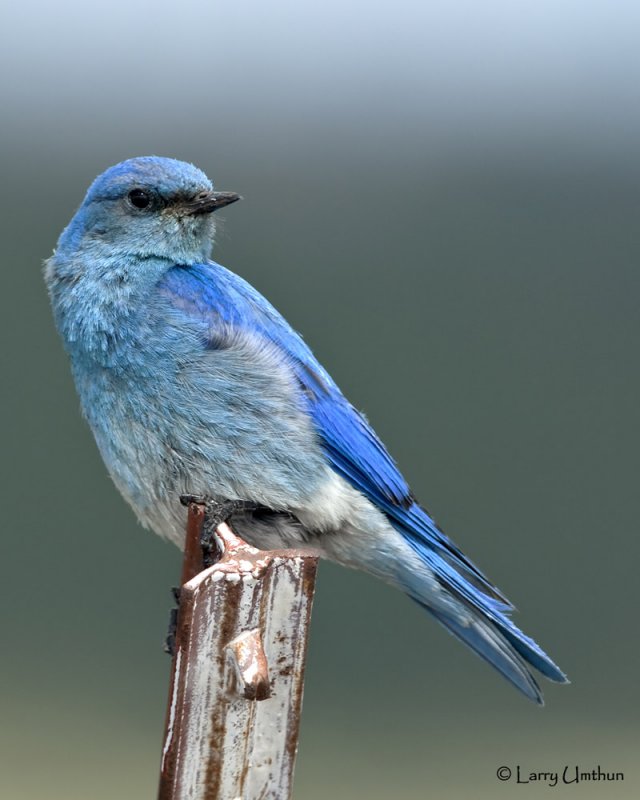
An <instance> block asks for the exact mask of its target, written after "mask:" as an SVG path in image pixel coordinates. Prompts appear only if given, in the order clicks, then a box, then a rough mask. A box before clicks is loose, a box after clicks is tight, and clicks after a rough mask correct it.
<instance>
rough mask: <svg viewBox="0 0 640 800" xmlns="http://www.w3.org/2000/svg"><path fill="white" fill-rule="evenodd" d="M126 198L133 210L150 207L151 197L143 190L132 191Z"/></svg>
mask: <svg viewBox="0 0 640 800" xmlns="http://www.w3.org/2000/svg"><path fill="white" fill-rule="evenodd" d="M128 197H129V202H130V203H131V205H132V206H134V207H135V208H149V206H150V205H151V195H150V194H149V192H145V190H144V189H132V190H131V191H130V192H129V194H128Z"/></svg>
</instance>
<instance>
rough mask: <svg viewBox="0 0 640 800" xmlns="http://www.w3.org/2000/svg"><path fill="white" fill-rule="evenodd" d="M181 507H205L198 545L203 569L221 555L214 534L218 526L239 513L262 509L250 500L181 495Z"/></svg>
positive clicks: (219, 544)
mask: <svg viewBox="0 0 640 800" xmlns="http://www.w3.org/2000/svg"><path fill="white" fill-rule="evenodd" d="M180 502H181V503H182V505H183V506H188V505H189V504H190V503H198V504H199V505H203V506H205V515H204V523H203V525H202V534H201V536H200V544H201V546H202V556H203V562H204V566H205V569H206V568H208V567H210V566H212V565H213V564H215V563H216V561H218V560H219V558H220V556H221V555H222V551H223V547H222V543H221V542H220V539H219V537H218V535H217V533H216V531H217V529H218V525H221V524H222V523H223V522H228V521H229V520H230V519H231V517H232V516H233V515H234V514H237V513H239V512H241V511H257V510H258V509H260V508H262V506H260V505H259V504H258V503H253V502H251V501H250V500H223V501H221V502H220V501H218V500H212V499H211V498H210V497H206V496H204V495H194V494H183V495H182V496H181V497H180Z"/></svg>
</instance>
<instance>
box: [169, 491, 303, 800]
mask: <svg viewBox="0 0 640 800" xmlns="http://www.w3.org/2000/svg"><path fill="white" fill-rule="evenodd" d="M204 516H205V508H204V506H201V505H198V504H196V503H192V504H191V505H190V506H189V513H188V524H187V541H186V546H185V556H184V562H183V573H182V587H181V592H180V605H179V612H178V621H177V630H176V641H175V648H174V656H173V665H172V671H171V684H170V692H169V703H168V709H167V718H166V725H165V736H164V745H163V751H162V764H161V774H160V788H159V793H158V800H268V799H269V798H273V800H276V799H277V800H287V798H290V797H291V787H292V780H293V767H294V762H295V756H296V751H297V743H298V731H299V724H300V712H301V707H302V691H303V680H304V666H305V657H306V647H307V637H308V631H309V622H310V617H311V606H312V602H313V592H314V587H315V575H316V568H317V559H316V558H315V557H314V556H312V555H309V554H306V553H303V552H302V551H298V550H272V551H261V550H257V549H255V548H254V547H250V546H249V545H248V544H246V542H243V541H242V540H241V539H239V538H238V537H237V536H235V534H234V533H233V531H232V530H231V529H230V528H229V526H228V525H226V524H222V525H220V526H219V527H218V529H217V533H218V536H219V537H220V540H221V541H222V543H223V547H224V552H223V553H222V556H221V558H220V559H219V560H218V561H217V562H216V563H215V564H214V565H213V566H211V567H209V568H208V569H204V570H203V569H202V550H201V547H200V533H201V530H202V525H203V522H204Z"/></svg>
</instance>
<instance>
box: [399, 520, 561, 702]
mask: <svg viewBox="0 0 640 800" xmlns="http://www.w3.org/2000/svg"><path fill="white" fill-rule="evenodd" d="M399 516H400V515H394V517H395V519H393V520H392V522H393V523H394V527H396V529H397V530H398V531H399V532H400V533H401V534H402V535H403V536H404V538H405V539H406V540H407V541H408V542H409V544H411V546H412V547H413V549H414V550H415V552H416V553H417V554H418V555H419V556H420V558H421V559H422V560H423V561H424V562H425V563H426V565H427V566H428V567H429V568H430V570H431V571H432V572H433V573H434V574H435V575H436V577H437V579H438V583H439V584H440V586H441V587H442V589H443V590H444V592H445V593H447V595H448V596H450V597H451V599H452V600H453V602H452V603H451V606H450V608H449V607H448V606H447V607H446V608H445V609H444V610H443V608H442V607H438V608H434V606H433V604H432V602H430V600H431V601H432V600H433V595H432V593H433V587H432V586H429V587H425V591H424V592H421V591H420V588H421V587H420V584H419V583H417V582H416V580H415V577H416V576H415V575H410V576H409V575H408V576H407V582H406V584H405V586H404V589H405V591H406V592H407V594H409V596H410V597H412V598H413V599H414V600H415V601H416V602H417V603H418V604H419V605H421V606H422V607H423V608H425V609H426V610H427V611H428V612H429V613H430V614H432V615H433V616H434V617H435V618H436V619H437V620H438V622H440V623H441V624H442V625H444V627H445V628H447V630H448V631H450V633H452V634H453V635H454V636H456V637H457V638H458V639H460V640H461V641H462V642H464V643H465V644H466V645H468V646H469V647H470V648H471V649H472V650H473V651H474V652H476V653H477V654H478V655H479V656H480V657H481V658H483V659H484V660H485V661H488V662H489V664H491V666H493V667H495V669H497V670H498V672H500V673H501V674H502V675H504V677H505V678H506V679H507V680H508V681H510V682H511V683H512V684H513V685H514V686H515V687H516V688H517V689H519V690H520V691H521V692H523V694H525V695H526V696H527V697H529V698H530V699H531V700H534V701H535V702H536V703H539V704H540V705H542V704H543V699H542V693H541V691H540V688H539V686H538V684H537V682H536V680H535V678H534V677H533V675H532V674H531V670H530V667H533V668H534V669H536V670H538V671H539V672H540V673H542V675H544V676H545V677H546V678H549V679H550V680H552V681H556V682H558V683H568V679H567V676H566V675H565V674H564V672H562V670H561V669H560V668H559V667H558V666H556V664H554V662H553V661H552V660H551V659H550V658H549V656H548V655H547V654H546V653H545V652H544V650H542V648H540V647H539V646H538V645H537V644H536V643H535V642H534V641H533V639H530V638H529V637H528V636H526V635H525V634H524V633H523V632H522V631H521V630H520V629H519V628H517V627H516V626H515V625H514V624H513V622H512V621H511V619H510V618H509V616H508V614H509V612H510V611H511V610H512V609H513V606H512V605H511V604H510V603H509V601H508V600H507V599H506V598H505V597H504V596H503V595H502V594H501V592H500V591H499V590H498V589H497V588H496V587H495V586H493V585H492V584H491V583H490V582H489V580H488V579H487V578H486V577H485V576H484V575H483V574H482V573H481V572H480V570H478V568H477V567H475V566H474V565H473V564H472V563H471V562H470V561H469V560H468V559H467V558H466V556H464V555H463V553H462V552H461V551H460V550H459V549H458V548H457V547H456V546H455V545H454V544H453V542H451V540H450V539H448V538H447V537H446V536H445V535H444V534H443V533H442V532H441V531H440V530H439V529H438V528H437V526H436V524H435V523H434V522H433V520H432V519H431V517H429V515H428V514H427V513H426V511H424V510H423V509H422V508H421V507H420V506H418V505H417V504H414V505H413V506H412V507H411V508H410V509H407V511H406V512H405V514H404V515H403V516H404V519H402V520H400V519H398V517H399ZM398 523H400V524H398Z"/></svg>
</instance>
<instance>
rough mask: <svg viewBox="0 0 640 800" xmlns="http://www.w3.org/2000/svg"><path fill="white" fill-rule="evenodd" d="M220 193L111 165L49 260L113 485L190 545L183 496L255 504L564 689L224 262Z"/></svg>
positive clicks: (204, 184) (260, 517)
mask: <svg viewBox="0 0 640 800" xmlns="http://www.w3.org/2000/svg"><path fill="white" fill-rule="evenodd" d="M238 199H239V197H238V195H236V194H233V193H228V192H226V193H225V192H217V191H214V188H213V185H212V184H211V182H210V181H209V179H208V178H207V177H206V175H204V173H202V172H201V171H200V170H199V169H197V168H196V167H194V166H192V165H191V164H187V163H183V162H181V161H176V160H173V159H169V158H158V157H155V156H149V157H143V158H132V159H129V160H127V161H124V162H122V163H121V164H117V165H116V166H114V167H111V168H110V169H108V170H107V171H106V172H105V173H103V174H102V175H100V176H99V177H98V178H97V179H96V180H95V181H94V182H93V184H92V185H91V186H90V188H89V190H88V192H87V194H86V197H85V199H84V201H83V203H82V205H81V206H80V208H79V209H78V211H77V212H76V214H75V216H74V217H73V219H72V220H71V222H70V223H69V225H68V226H67V228H66V229H65V230H64V231H63V233H62V235H61V236H60V239H59V241H58V244H57V247H56V250H55V252H54V254H53V256H52V257H51V258H50V259H49V260H48V261H47V262H46V265H45V280H46V283H47V286H48V290H49V294H50V298H51V302H52V306H53V311H54V316H55V320H56V324H57V328H58V330H59V332H60V334H61V336H62V339H63V341H64V345H65V348H66V350H67V352H68V354H69V357H70V361H71V368H72V372H73V376H74V379H75V383H76V387H77V390H78V393H79V395H80V399H81V404H82V409H83V413H84V415H85V417H86V419H87V420H88V422H89V425H90V426H91V429H92V430H93V433H94V436H95V439H96V442H97V444H98V447H99V449H100V452H101V454H102V457H103V459H104V461H105V464H106V466H107V468H108V470H109V473H110V474H111V477H112V478H113V480H114V482H115V484H116V486H117V487H118V489H119V490H120V491H121V492H122V494H123V495H124V497H125V498H126V500H127V501H128V502H129V503H130V504H131V506H132V507H133V509H134V511H135V513H136V514H137V516H138V518H139V519H140V521H141V522H142V524H143V525H145V526H146V527H149V528H152V529H153V530H155V531H156V532H157V533H158V534H160V535H161V536H164V537H166V538H167V539H170V540H171V541H173V542H175V543H176V544H177V545H178V546H182V545H183V542H184V528H185V516H184V514H185V512H184V509H183V508H182V507H181V505H180V503H179V497H180V496H181V495H185V494H193V495H203V496H206V497H209V498H212V499H213V500H214V501H216V502H219V503H221V504H223V503H226V502H228V501H234V500H237V501H244V502H246V504H247V506H246V508H245V509H244V510H243V511H240V512H238V513H237V514H236V515H235V516H234V519H233V525H234V527H235V528H236V530H237V532H238V533H239V535H240V536H242V537H243V538H245V539H246V540H248V541H249V542H250V543H251V544H253V545H255V546H257V547H260V548H265V549H270V548H278V547H306V548H311V549H313V550H315V551H319V552H320V553H321V555H322V556H323V557H325V558H329V559H332V560H334V561H337V562H339V563H340V564H344V565H347V566H350V567H356V568H358V569H363V570H366V571H367V572H369V573H372V574H373V575H375V576H377V577H379V578H381V579H383V580H385V581H387V582H388V583H391V584H393V585H394V586H396V587H399V588H400V589H401V590H402V591H404V592H405V593H406V594H407V595H409V596H410V597H411V598H413V599H414V600H415V601H416V602H418V603H419V604H420V605H421V606H422V607H423V608H425V609H426V610H427V611H429V612H430V613H431V614H432V615H433V616H434V617H435V618H436V619H437V620H438V622H440V623H442V625H444V626H445V627H446V628H447V629H448V630H449V631H450V632H451V633H452V634H454V635H455V636H456V637H458V638H459V639H461V640H462V641H463V642H464V643H465V644H467V645H469V647H471V648H472V649H473V650H474V651H475V652H476V653H477V654H478V655H480V656H481V657H482V658H484V659H486V660H487V661H488V662H489V663H490V664H491V665H493V666H494V667H495V668H496V669H497V670H498V671H499V672H500V673H502V675H504V677H505V678H507V679H508V680H509V681H510V682H511V683H513V684H514V685H515V686H516V687H517V688H518V689H520V690H521V691H522V692H523V693H524V694H525V695H526V696H527V697H529V698H531V699H532V700H534V701H537V702H538V703H542V695H541V693H540V689H539V687H538V685H537V683H536V680H535V679H534V677H533V675H532V673H531V670H530V667H533V668H535V669H536V670H538V671H539V672H540V673H542V675H544V676H546V677H547V678H550V679H551V680H553V681H557V682H560V683H564V682H566V681H567V679H566V677H565V675H564V674H563V672H562V671H561V670H560V669H559V668H558V667H557V666H556V665H555V664H554V663H553V661H552V660H551V659H550V658H549V657H548V656H547V655H546V654H545V653H544V651H543V650H542V649H541V648H540V647H539V646H538V645H537V644H536V643H535V642H534V641H533V640H532V639H530V638H528V637H527V636H525V634H524V633H522V631H520V630H519V629H518V628H517V627H516V626H515V625H514V624H513V622H512V621H511V619H510V617H509V612H510V611H511V610H512V608H513V606H511V604H510V603H509V601H508V600H507V599H506V598H505V597H504V596H503V595H502V594H501V593H500V592H499V590H498V589H497V588H496V587H495V586H493V585H492V584H491V582H490V581H489V580H488V579H487V578H486V577H485V576H484V575H483V574H482V572H480V570H479V569H478V568H477V567H476V566H474V564H473V563H472V562H471V561H469V559H468V558H467V557H466V556H465V555H464V554H463V553H462V552H461V551H460V549H459V548H458V547H457V546H456V545H455V544H454V543H453V542H452V541H451V539H449V538H448V537H447V536H445V534H444V533H443V532H442V531H441V530H440V529H439V528H438V527H437V526H436V524H435V522H434V521H433V519H432V518H431V517H430V516H429V514H428V513H427V512H426V511H425V510H424V508H422V507H421V506H420V505H419V504H418V503H417V501H416V500H415V499H414V497H413V495H412V494H411V491H410V489H409V487H408V485H407V483H406V481H405V479H404V478H403V477H402V475H401V474H400V472H399V470H398V468H397V466H396V464H395V463H394V461H393V459H392V458H391V456H390V455H389V454H388V452H387V450H386V449H385V447H384V445H383V444H382V442H381V441H380V439H379V438H378V437H377V436H376V434H375V432H374V431H373V429H372V428H371V427H370V425H369V423H368V422H367V420H366V419H365V417H364V416H363V415H362V414H360V413H359V412H358V411H356V410H355V409H354V408H353V406H352V405H351V404H350V403H349V402H348V400H347V399H346V398H345V397H344V395H343V394H342V393H341V391H340V389H339V388H338V387H337V386H336V384H335V383H334V382H333V380H332V379H331V377H330V376H329V374H328V373H327V372H326V371H325V370H324V369H323V367H322V366H321V365H320V364H319V363H318V361H317V360H316V359H315V357H314V356H313V354H312V352H311V350H310V349H309V348H308V347H307V345H306V344H305V343H304V342H303V340H302V339H301V337H300V336H299V335H298V334H297V333H296V332H295V331H294V330H293V329H292V328H291V327H290V326H289V325H288V323H287V322H286V321H285V319H284V318H283V317H282V316H281V315H280V314H279V313H278V312H277V311H276V310H275V309H274V308H273V306H271V305H270V304H269V303H268V302H267V300H265V298H264V297H262V296H261V295H260V294H259V293H258V292H257V291H256V290H255V289H254V288H252V287H251V286H250V285H249V284H248V283H246V282H245V281H244V280H242V278H240V277H238V276H237V275H235V274H234V273H232V272H230V271H229V270H227V269H225V268H224V267H222V266H220V265H219V264H216V263H214V262H213V261H211V260H210V254H211V249H212V242H213V235H214V232H215V221H214V214H213V213H212V212H215V211H216V209H218V208H221V207H223V206H225V205H228V204H229V203H232V202H234V201H236V200H238Z"/></svg>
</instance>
